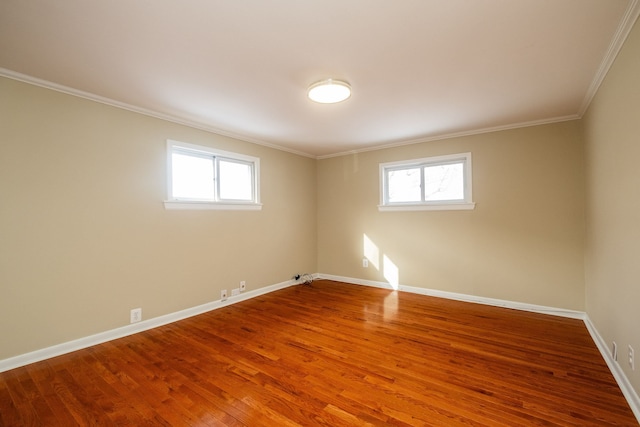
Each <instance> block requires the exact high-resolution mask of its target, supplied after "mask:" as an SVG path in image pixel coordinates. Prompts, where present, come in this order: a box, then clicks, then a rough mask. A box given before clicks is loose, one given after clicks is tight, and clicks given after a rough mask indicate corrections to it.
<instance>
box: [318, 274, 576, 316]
mask: <svg viewBox="0 0 640 427" xmlns="http://www.w3.org/2000/svg"><path fill="white" fill-rule="evenodd" d="M319 278H321V279H328V280H335V281H338V282H345V283H352V284H354V285H364V286H373V287H376V288H383V289H391V290H393V289H395V288H394V287H392V286H391V285H390V284H389V283H387V282H376V281H373V280H363V279H355V278H353V277H343V276H333V275H330V274H320V275H319ZM395 290H398V291H404V292H410V293H413V294H420V295H427V296H431V297H439V298H446V299H451V300H456V301H464V302H473V303H477V304H484V305H492V306H494V307H504V308H513V309H515V310H522V311H532V312H534V313H542V314H551V315H554V316H562V317H569V318H572V319H584V318H585V316H586V314H585V313H584V312H583V311H575V310H567V309H564V308H556V307H547V306H544V305H535V304H526V303H522V302H515V301H508V300H501V299H495V298H485V297H479V296H475V295H468V294H458V293H455V292H446V291H439V290H436V289H425V288H417V287H414V286H405V285H399V286H398V288H397V289H395Z"/></svg>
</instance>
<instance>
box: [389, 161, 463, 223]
mask: <svg viewBox="0 0 640 427" xmlns="http://www.w3.org/2000/svg"><path fill="white" fill-rule="evenodd" d="M474 207H475V204H474V203H473V201H472V197H471V153H462V154H454V155H450V156H440V157H428V158H424V159H415V160H406V161H401V162H392V163H381V164H380V206H379V210H381V211H385V210H460V209H473V208H474Z"/></svg>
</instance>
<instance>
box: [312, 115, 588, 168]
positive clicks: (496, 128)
mask: <svg viewBox="0 0 640 427" xmlns="http://www.w3.org/2000/svg"><path fill="white" fill-rule="evenodd" d="M578 119H580V116H579V115H578V114H570V115H568V116H559V117H549V118H546V119H541V120H532V121H528V122H519V123H512V124H508V125H502V126H493V127H488V128H481V129H472V130H468V131H463V132H452V133H445V134H441V135H435V136H428V137H424V138H417V139H410V140H405V141H397V142H393V143H390V144H384V145H376V146H375V147H368V148H362V149H358V150H350V151H342V152H340V153H335V154H327V155H323V156H318V157H316V158H317V159H318V160H323V159H329V158H331V157H340V156H347V155H352V154H360V153H366V152H367V151H378V150H385V149H387V148H395V147H402V146H405V145H414V144H421V143H424V142H433V141H441V140H444V139H453V138H462V137H465V136H474V135H481V134H484V133H492V132H501V131H505V130H512V129H520V128H526V127H533V126H541V125H548V124H553V123H560V122H568V121H571V120H578Z"/></svg>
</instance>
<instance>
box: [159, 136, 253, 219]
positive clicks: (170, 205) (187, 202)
mask: <svg viewBox="0 0 640 427" xmlns="http://www.w3.org/2000/svg"><path fill="white" fill-rule="evenodd" d="M176 149H177V151H182V152H184V153H186V154H192V155H196V156H198V155H201V156H203V157H214V158H218V159H219V160H229V161H237V162H239V163H249V164H251V165H253V177H252V179H253V189H252V190H253V200H250V201H249V200H248V201H243V200H228V199H222V200H194V199H180V198H176V197H173V171H172V164H173V160H172V155H173V152H174V150H176ZM214 161H215V159H214ZM218 181H219V180H216V184H215V185H216V187H217V186H219V182H218ZM218 190H219V188H217V189H216V191H218ZM164 207H165V209H168V210H174V209H190V210H261V209H262V203H260V158H259V157H253V156H247V155H245V154H239V153H232V152H230V151H224V150H218V149H216V148H211V147H206V146H202V145H195V144H189V143H186V142H180V141H174V140H171V139H167V199H166V200H165V201H164Z"/></svg>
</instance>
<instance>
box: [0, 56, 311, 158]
mask: <svg viewBox="0 0 640 427" xmlns="http://www.w3.org/2000/svg"><path fill="white" fill-rule="evenodd" d="M0 77H6V78H8V79H12V80H17V81H20V82H23V83H28V84H31V85H34V86H39V87H42V88H45V89H50V90H54V91H56V92H60V93H64V94H66V95H71V96H75V97H78V98H83V99H87V100H89V101H94V102H98V103H100V104H105V105H109V106H111V107H115V108H120V109H122V110H127V111H131V112H133V113H138V114H142V115H145V116H149V117H153V118H156V119H160V120H164V121H166V122H171V123H175V124H178V125H182V126H188V127H190V128H193V129H199V130H203V131H206V132H209V133H213V134H215V135H220V136H224V137H228V138H233V139H237V140H239V141H243V142H248V143H250V144H255V145H261V146H263V147H268V148H273V149H274V150H279V151H285V152H287V153H291V154H295V155H298V156H302V157H310V158H314V159H315V156H313V155H311V154H309V153H304V152H302V151H297V150H293V149H291V148H286V147H282V146H280V145H277V144H272V143H269V142H266V141H262V140H259V139H254V138H249V137H247V136H244V135H239V134H236V133H233V132H228V131H224V130H222V129H218V128H216V127H213V126H210V125H206V124H204V123H201V122H197V121H193V120H187V119H183V118H181V117H178V116H174V115H170V114H165V113H160V112H158V111H153V110H149V109H147V108H142V107H137V106H135V105H131V104H127V103H125V102H120V101H116V100H115V99H111V98H106V97H104V96H100V95H96V94H94V93H90V92H85V91H82V90H78V89H74V88H72V87H69V86H64V85H61V84H58V83H53V82H50V81H48V80H43V79H39V78H37V77H32V76H29V75H26V74H22V73H18V72H16V71H12V70H8V69H6V68H0Z"/></svg>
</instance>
